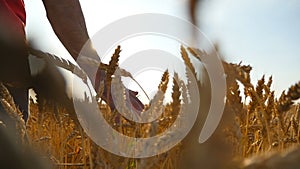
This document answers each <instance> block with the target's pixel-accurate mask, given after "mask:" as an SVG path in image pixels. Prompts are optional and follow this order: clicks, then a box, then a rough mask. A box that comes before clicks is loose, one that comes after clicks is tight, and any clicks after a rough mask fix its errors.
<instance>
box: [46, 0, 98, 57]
mask: <svg viewBox="0 0 300 169" xmlns="http://www.w3.org/2000/svg"><path fill="white" fill-rule="evenodd" d="M43 3H44V6H45V8H46V12H47V18H48V20H49V22H50V24H51V26H52V28H53V30H54V32H55V34H56V35H57V37H58V38H59V40H60V41H61V42H62V44H63V45H64V46H65V48H66V49H67V50H68V51H69V53H70V54H71V56H72V57H73V58H74V59H75V60H76V59H77V57H78V55H79V53H80V51H81V49H82V47H83V45H84V44H85V43H86V42H87V41H89V36H88V33H87V29H86V24H85V20H84V16H83V13H82V10H81V6H80V3H79V1H78V0H43ZM93 52H94V53H93ZM93 52H91V54H92V53H93V54H92V55H94V54H96V53H95V51H93ZM91 57H93V56H91Z"/></svg>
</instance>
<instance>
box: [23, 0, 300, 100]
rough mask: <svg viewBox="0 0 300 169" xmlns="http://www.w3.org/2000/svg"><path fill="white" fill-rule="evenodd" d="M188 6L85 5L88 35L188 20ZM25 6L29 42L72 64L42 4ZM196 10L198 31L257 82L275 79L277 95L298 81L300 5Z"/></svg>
mask: <svg viewBox="0 0 300 169" xmlns="http://www.w3.org/2000/svg"><path fill="white" fill-rule="evenodd" d="M188 4H189V1H188V0H163V1H162V0H151V1H150V0H147V1H146V0H125V1H124V0H105V1H104V0H88V1H83V0H82V1H81V5H82V8H83V12H84V15H85V19H86V23H87V28H88V32H89V34H90V36H93V35H94V34H95V33H96V32H97V31H98V30H100V29H101V28H103V27H104V26H106V25H108V24H109V23H112V22H114V21H116V20H118V19H120V18H123V17H126V16H130V15H133V14H140V13H162V14H169V15H172V16H176V17H179V18H183V19H185V20H190V15H189V5H188ZM25 5H26V11H27V27H26V32H27V36H28V38H29V39H34V41H35V44H36V45H37V47H38V48H39V49H41V50H43V51H45V52H49V53H53V54H56V55H58V56H62V57H64V58H67V59H70V60H72V59H71V56H70V55H69V54H68V53H67V51H66V50H65V49H64V47H63V46H62V45H61V44H60V42H59V40H58V39H57V38H56V36H55V35H54V33H53V31H52V28H51V26H50V24H49V23H48V20H47V18H46V13H45V10H44V7H43V4H42V1H40V0H25ZM196 10H197V12H196V14H195V16H196V17H197V18H196V20H197V23H198V26H199V28H200V29H201V31H203V33H204V34H205V35H206V36H207V37H208V38H209V39H210V40H211V41H212V43H214V44H217V45H218V47H219V51H220V53H221V55H222V56H223V57H224V58H225V59H226V60H227V61H229V62H236V63H238V62H240V61H242V62H243V63H244V64H250V65H251V66H252V67H253V71H252V81H253V82H256V81H257V80H258V79H259V78H261V76H262V75H263V74H266V75H267V76H270V75H272V76H273V79H274V83H273V84H274V86H273V87H274V89H275V91H276V95H277V96H278V95H279V94H280V93H281V92H282V91H283V90H285V89H287V88H288V87H289V86H290V85H292V84H294V83H296V82H298V81H299V80H300V77H299V72H300V66H299V63H300V48H299V46H300V38H299V37H300V31H299V30H300V1H298V0H243V1H241V0H202V1H201V2H200V1H199V3H198V4H197V8H196ZM178 51H179V48H178ZM98 52H99V51H98Z"/></svg>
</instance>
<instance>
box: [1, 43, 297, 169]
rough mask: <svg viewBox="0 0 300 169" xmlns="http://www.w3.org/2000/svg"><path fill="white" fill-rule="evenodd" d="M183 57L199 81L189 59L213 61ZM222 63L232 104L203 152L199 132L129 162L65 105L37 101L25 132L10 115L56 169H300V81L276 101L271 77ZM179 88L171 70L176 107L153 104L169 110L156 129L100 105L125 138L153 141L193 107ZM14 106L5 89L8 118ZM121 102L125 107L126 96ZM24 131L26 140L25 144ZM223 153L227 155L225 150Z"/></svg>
mask: <svg viewBox="0 0 300 169" xmlns="http://www.w3.org/2000/svg"><path fill="white" fill-rule="evenodd" d="M119 53H120V48H117V49H116V51H115V54H114V57H112V61H111V62H110V64H109V65H108V66H107V69H108V70H109V71H107V72H110V73H108V76H110V77H111V76H112V74H113V72H114V71H115V70H116V68H117V67H118V58H119V57H120V56H119ZM181 54H182V59H183V60H184V63H185V65H186V66H187V67H188V68H189V69H190V70H192V71H193V76H195V77H197V72H199V70H196V69H195V68H194V66H193V64H192V62H191V60H190V59H191V58H192V57H193V58H195V59H199V60H200V57H199V55H206V53H204V52H202V51H200V50H197V49H192V48H185V47H182V48H181ZM222 64H223V67H224V70H225V74H226V83H227V93H226V102H225V109H224V115H223V118H222V121H221V123H220V125H219V126H218V129H217V131H216V133H215V134H214V136H213V137H212V139H210V140H208V141H207V143H205V144H203V145H200V144H198V143H192V142H195V141H197V138H196V137H197V136H198V135H197V134H199V132H198V131H197V130H195V131H194V129H192V131H191V133H190V134H189V135H188V136H187V137H186V138H185V139H184V140H183V141H182V142H181V143H179V144H177V145H176V146H175V147H173V148H172V149H171V150H169V151H168V152H166V153H163V154H160V155H157V156H154V157H151V158H145V159H132V158H125V157H120V156H117V155H114V154H112V153H109V152H107V151H105V150H104V149H102V148H101V147H99V146H98V145H97V144H95V143H94V142H93V141H92V140H91V139H90V138H89V137H88V136H87V135H86V134H85V132H84V131H83V129H82V128H81V126H80V125H79V123H78V121H77V118H76V114H75V112H71V111H70V109H68V108H66V107H64V106H62V105H56V104H55V103H48V102H47V101H44V102H38V103H35V102H34V101H33V100H31V102H30V112H31V116H30V118H29V121H28V122H27V124H26V129H25V124H24V122H22V119H21V118H20V112H19V113H11V114H10V115H9V116H10V117H12V118H13V119H16V120H15V125H16V126H17V127H16V129H17V133H19V134H18V135H19V137H17V138H19V139H20V140H21V141H20V144H25V145H27V146H28V145H29V147H30V149H32V151H33V152H34V153H36V154H38V155H37V156H39V158H42V159H44V160H45V161H47V162H46V163H47V165H48V166H50V168H58V169H77V168H82V169H136V168H139V169H140V168H141V169H192V168H245V169H248V168H249V169H250V168H253V169H256V168H257V169H258V168H289V167H290V168H295V167H296V168H297V166H298V167H299V166H300V162H298V161H299V160H298V161H297V160H296V159H297V157H299V156H300V152H298V151H299V148H298V147H299V143H300V140H299V136H300V135H299V134H300V125H299V124H300V121H299V120H300V118H299V113H300V108H299V104H298V103H297V102H296V101H297V100H298V99H299V98H300V82H299V83H297V84H294V85H292V86H291V87H290V88H289V89H287V90H286V91H285V92H283V93H282V95H281V96H280V97H279V98H276V97H275V95H274V91H273V90H272V83H273V80H272V77H265V76H263V77H262V78H261V79H260V80H259V81H258V82H257V84H253V83H252V81H251V77H250V72H251V70H252V67H251V66H249V65H243V64H241V63H240V64H235V63H227V62H225V61H223V62H222ZM187 78H189V77H187ZM178 82H180V79H178V76H177V75H176V74H175V75H173V76H172V78H171V75H170V73H169V72H168V71H166V72H165V73H164V74H163V76H162V78H161V83H160V84H159V85H158V89H160V90H162V91H163V92H164V93H165V92H166V90H167V88H168V86H167V84H168V83H172V86H173V87H172V101H171V102H170V103H167V104H166V105H161V104H159V101H161V100H158V101H156V102H152V104H154V105H157V106H156V107H157V109H158V108H161V107H159V106H163V107H164V108H165V109H164V110H165V111H164V112H163V114H162V116H161V117H160V119H159V120H156V121H154V122H152V123H146V124H139V123H134V122H132V121H130V120H127V119H126V118H124V117H122V116H121V115H120V114H119V113H118V112H115V111H111V110H110V108H109V107H108V106H107V105H106V104H105V103H104V102H99V107H100V109H101V112H102V113H103V116H104V118H105V119H106V121H107V122H108V123H109V124H110V125H111V126H112V127H113V128H114V129H115V130H117V131H118V132H120V133H122V134H125V135H127V136H131V137H151V136H153V135H156V134H159V133H162V132H163V131H165V130H166V129H167V128H169V127H170V126H171V125H172V124H173V122H174V121H175V119H176V118H177V116H178V113H179V109H180V107H181V106H183V104H185V103H186V102H187V91H186V88H185V86H184V85H182V84H181V83H178ZM110 83H111V81H110V80H109V81H108V82H107V84H105V85H110ZM274 83H276V82H274ZM201 84H203V82H201V81H200V80H199V81H198V86H199V91H200V94H201V92H202V97H203V98H206V99H207V98H209V96H208V94H207V91H206V90H205V88H204V86H203V85H201ZM121 88H122V86H121ZM100 91H101V90H100ZM203 93H204V94H203ZM11 99H12V98H11V97H9V94H8V93H5V90H4V91H2V99H1V102H2V105H4V103H5V105H6V110H9V111H7V112H18V111H17V108H15V107H14V106H13V103H12V102H13V101H12V100H11ZM120 99H121V100H120V102H122V97H120ZM204 102H205V101H204ZM199 104H200V103H199ZM202 104H203V103H202ZM145 107H146V108H147V107H149V105H145ZM206 109H207V107H202V108H200V110H199V111H200V112H199V113H202V114H205V112H204V113H203V111H205V110H206ZM187 113H188V112H187ZM116 119H118V120H116ZM3 123H5V122H3ZM202 125H203V117H201V116H200V117H198V118H197V120H196V126H197V127H198V126H202ZM25 130H26V135H27V136H26V138H27V141H24V140H23V138H24V137H25V136H24V135H25ZM194 133H196V134H194ZM195 135H197V136H196V137H195ZM170 137H171V136H170ZM191 140H195V141H191ZM198 147H200V148H199V149H198ZM221 149H222V150H226V151H225V152H224V151H220V150H221ZM189 150H191V151H189ZM227 150H228V151H227ZM192 156H193V157H192ZM207 156H209V157H207ZM193 158H195V159H196V160H194V162H195V161H196V162H195V164H192V163H193V162H190V161H189V160H193ZM216 160H217V162H216ZM197 161H198V163H197ZM286 162H288V163H289V164H286ZM199 163H200V164H201V166H200V164H199Z"/></svg>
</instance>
